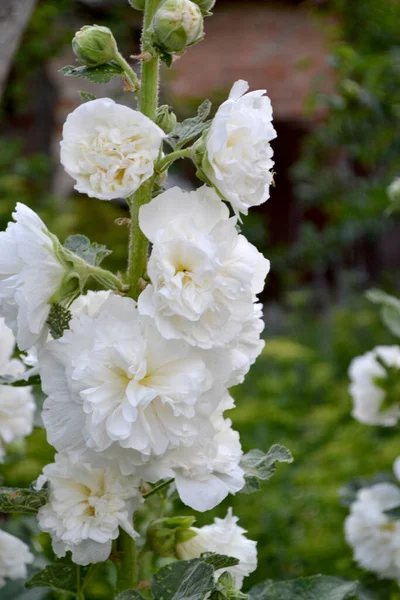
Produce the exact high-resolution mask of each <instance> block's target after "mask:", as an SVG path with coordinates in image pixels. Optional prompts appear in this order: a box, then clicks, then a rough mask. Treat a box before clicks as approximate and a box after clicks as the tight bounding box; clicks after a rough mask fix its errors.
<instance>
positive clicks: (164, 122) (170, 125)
mask: <svg viewBox="0 0 400 600" xmlns="http://www.w3.org/2000/svg"><path fill="white" fill-rule="evenodd" d="M156 124H157V125H158V126H159V127H161V129H162V130H163V131H164V133H171V131H174V129H175V127H176V115H175V113H174V111H173V109H172V108H171V107H170V106H168V105H167V104H163V105H162V106H160V107H159V108H158V109H157V113H156Z"/></svg>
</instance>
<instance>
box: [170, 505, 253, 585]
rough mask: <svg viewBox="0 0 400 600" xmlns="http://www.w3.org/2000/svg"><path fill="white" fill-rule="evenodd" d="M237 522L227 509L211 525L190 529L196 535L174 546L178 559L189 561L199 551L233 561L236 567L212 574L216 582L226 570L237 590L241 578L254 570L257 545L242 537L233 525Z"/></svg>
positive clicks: (198, 553) (196, 555) (238, 529)
mask: <svg viewBox="0 0 400 600" xmlns="http://www.w3.org/2000/svg"><path fill="white" fill-rule="evenodd" d="M238 521H239V519H238V518H237V517H235V516H233V514H232V509H231V508H229V509H228V512H227V515H226V517H225V519H219V518H218V517H217V518H215V519H214V523H213V524H212V525H205V526H204V527H200V528H198V527H191V531H193V532H195V533H196V536H195V537H192V538H190V539H189V540H188V541H186V542H183V543H182V544H178V545H177V548H176V550H177V554H178V557H179V558H180V559H181V560H190V559H192V558H200V556H201V555H202V554H203V552H215V553H216V554H222V555H225V556H232V557H233V558H237V559H238V560H239V564H238V565H236V566H234V567H229V568H228V569H220V570H218V571H216V572H215V577H216V579H218V577H219V576H220V575H221V574H222V573H223V572H224V571H229V573H231V574H232V575H233V576H234V578H235V582H236V587H237V589H239V590H240V589H241V587H242V585H243V579H244V578H245V577H247V576H248V575H250V573H252V572H253V571H255V570H256V568H257V542H253V541H252V540H249V539H248V538H247V537H246V536H245V535H244V534H245V533H247V532H246V530H245V529H243V528H242V527H240V526H239V525H238V524H237V523H238Z"/></svg>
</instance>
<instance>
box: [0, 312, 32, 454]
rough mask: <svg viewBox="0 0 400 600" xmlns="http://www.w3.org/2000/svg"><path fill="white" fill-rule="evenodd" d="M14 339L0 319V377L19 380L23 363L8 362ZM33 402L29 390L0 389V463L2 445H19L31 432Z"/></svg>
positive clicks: (24, 388)
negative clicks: (15, 443) (16, 443)
mask: <svg viewBox="0 0 400 600" xmlns="http://www.w3.org/2000/svg"><path fill="white" fill-rule="evenodd" d="M14 350H15V338H14V335H13V333H12V331H11V329H9V328H8V327H7V326H6V324H5V322H4V319H1V318H0V377H4V376H11V377H18V376H23V374H24V372H25V370H26V368H25V365H24V364H23V362H22V361H21V360H19V359H17V358H12V356H13V354H14ZM34 413H35V401H34V398H33V395H32V390H31V388H30V387H29V386H28V387H19V388H18V387H12V386H10V385H0V460H2V459H3V458H4V454H5V450H4V448H3V444H10V443H12V442H16V441H19V440H21V439H23V438H24V437H26V436H27V435H29V434H30V433H31V432H32V429H33V418H34Z"/></svg>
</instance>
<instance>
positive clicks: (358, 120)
mask: <svg viewBox="0 0 400 600" xmlns="http://www.w3.org/2000/svg"><path fill="white" fill-rule="evenodd" d="M91 23H99V24H107V25H108V26H110V27H111V28H112V29H113V31H114V33H115V35H116V36H117V38H118V41H119V45H120V47H121V49H122V50H123V51H124V52H125V53H126V55H130V54H131V55H132V54H135V53H137V51H138V40H139V35H140V14H139V13H136V12H135V11H133V10H132V9H130V8H129V6H126V3H125V2H123V1H121V2H119V1H117V0H115V1H111V0H104V1H101V0H98V1H96V0H92V1H90V0H86V1H83V0H82V1H81V2H79V1H74V0H58V1H57V2H56V1H55V0H39V1H38V2H37V3H36V7H35V9H34V11H33V13H32V15H31V17H30V19H29V22H28V25H27V28H26V30H25V32H24V34H23V36H22V38H21V41H20V44H19V49H18V52H17V53H16V55H15V56H14V58H13V59H12V61H11V62H10V65H9V70H8V76H7V80H6V85H5V87H4V93H3V97H2V100H1V105H0V130H1V133H2V137H1V141H0V226H1V229H4V228H5V227H6V223H7V221H8V220H9V218H10V213H11V212H12V210H13V207H14V206H15V203H16V202H17V201H21V202H24V203H26V204H28V205H30V206H31V207H33V208H34V209H35V210H36V211H38V212H39V214H40V215H41V216H42V217H43V219H44V220H45V221H46V224H47V225H48V226H49V228H50V229H52V230H53V231H54V233H56V234H57V235H59V237H60V238H61V239H64V238H65V237H67V236H68V235H69V234H71V233H76V232H79V233H84V234H86V235H88V236H89V237H90V238H91V239H92V240H93V241H97V242H100V243H104V244H106V245H107V246H108V247H109V248H111V249H112V250H113V254H112V255H111V257H109V258H108V259H107V261H106V263H107V264H106V266H108V267H109V268H113V269H121V270H122V269H124V267H125V255H126V244H127V231H126V228H125V227H124V226H123V225H122V226H121V225H117V224H116V223H115V220H116V219H118V218H120V217H124V216H125V214H126V212H125V208H124V205H123V203H122V202H121V203H115V204H114V203H108V202H100V201H97V200H93V199H89V198H86V197H83V196H79V195H76V194H74V193H73V190H72V183H71V182H70V181H69V179H68V178H67V177H66V176H65V175H64V174H63V173H62V171H61V170H60V167H59V165H58V150H57V143H58V140H59V138H60V135H61V129H60V128H61V125H62V121H63V119H64V118H65V116H66V114H67V113H68V112H69V111H71V110H73V108H74V107H75V106H76V105H77V104H78V103H79V98H78V95H77V93H76V92H77V90H78V89H85V90H86V89H88V90H90V91H93V89H94V88H93V86H89V88H88V86H87V85H85V84H84V83H82V85H80V87H78V88H77V87H76V83H75V81H73V80H71V79H67V78H65V79H64V80H63V79H62V77H61V76H60V75H59V74H57V69H59V68H60V67H61V66H63V65H64V64H68V62H71V61H72V60H73V56H71V52H70V49H69V42H70V39H71V37H72V35H73V33H74V31H75V30H76V29H78V28H79V27H81V26H82V25H84V24H91ZM206 32H207V36H206V39H205V41H204V42H203V43H202V44H201V45H199V46H198V47H196V48H194V49H193V50H190V51H188V53H187V55H186V56H184V57H182V58H181V59H180V60H179V61H178V62H177V63H176V65H175V66H174V67H173V69H172V70H171V72H168V73H167V72H166V71H165V72H164V75H165V83H164V85H163V87H162V89H161V97H162V100H163V101H167V102H170V103H171V104H173V105H174V106H175V108H176V110H177V112H178V115H179V116H180V117H183V116H187V115H189V114H191V113H192V112H193V111H194V109H195V107H196V104H197V103H198V102H199V101H200V100H201V99H202V96H206V95H207V96H208V97H210V98H211V99H212V100H214V101H215V103H217V104H218V102H220V101H221V100H222V99H224V98H225V97H226V95H227V93H228V91H229V83H228V82H233V81H234V80H235V79H239V78H245V79H249V82H250V84H251V85H252V87H267V88H268V93H269V94H270V95H271V98H272V101H273V104H274V110H275V123H276V128H277V131H278V139H277V140H276V142H275V143H274V149H275V157H276V167H275V168H276V172H277V175H276V188H275V189H274V190H273V191H272V194H271V199H270V200H269V201H268V202H267V203H266V204H265V205H263V206H262V207H260V208H259V209H256V210H254V211H253V212H252V213H251V215H250V216H249V217H248V218H246V219H244V224H243V230H244V233H245V234H246V235H247V236H248V237H249V239H250V240H251V241H253V242H254V243H255V244H256V245H257V246H258V247H259V248H260V249H261V250H262V251H263V252H264V254H265V255H266V256H267V257H268V258H270V259H271V263H272V270H271V274H270V275H269V277H268V280H267V286H266V290H265V292H264V295H263V298H262V300H263V302H264V306H265V321H266V328H265V334H264V335H265V338H266V340H267V344H266V347H265V350H264V352H263V354H262V356H261V357H260V358H259V360H258V362H257V364H256V365H255V366H254V367H253V369H252V371H251V373H250V374H249V375H248V377H247V379H246V382H245V383H244V384H243V385H242V386H240V387H238V388H236V389H234V390H233V395H234V397H235V399H236V402H237V408H236V410H235V411H233V412H232V419H233V422H234V426H235V427H237V428H238V429H239V430H240V432H241V437H242V443H243V447H244V449H245V451H247V450H250V449H251V448H254V447H258V448H261V449H263V450H267V449H268V448H269V446H270V445H271V444H273V443H281V444H284V445H286V446H287V447H289V448H290V449H291V450H292V453H293V455H294V458H295V462H294V463H293V465H284V466H281V467H280V468H279V469H278V473H277V475H275V476H274V478H273V479H272V480H271V481H270V482H268V483H267V484H266V485H265V486H264V488H263V491H262V493H259V494H257V495H253V496H241V495H238V496H237V497H235V498H229V501H228V502H225V503H224V505H222V506H221V507H219V508H218V510H216V511H213V512H210V513H206V514H205V515H199V519H198V522H199V524H203V523H209V522H210V521H211V520H212V518H213V517H214V515H215V514H218V515H223V514H224V511H225V510H226V507H227V506H229V505H233V506H234V512H235V513H236V514H237V515H238V516H240V519H241V521H240V523H241V525H242V526H243V527H245V528H246V529H248V530H249V536H250V537H251V538H253V539H256V540H257V541H258V551H259V568H258V571H257V572H256V573H255V574H254V575H253V576H251V578H249V580H248V582H247V584H246V585H247V586H249V585H251V584H254V583H256V582H258V581H262V580H265V579H267V578H274V579H281V578H287V577H298V576H303V575H310V574H314V573H325V574H332V575H340V576H343V577H349V578H359V579H361V580H363V581H364V582H365V583H366V585H367V586H368V588H369V589H370V590H373V591H374V593H375V594H376V595H375V596H374V597H376V598H377V599H379V600H388V599H389V598H395V597H397V596H395V595H393V596H391V594H394V593H395V592H394V591H393V590H394V587H393V585H392V584H390V583H389V582H377V581H376V580H375V579H374V577H372V576H371V575H369V574H367V573H364V572H362V571H361V570H359V569H358V568H357V567H356V566H355V564H354V563H353V561H352V552H351V550H350V548H348V547H347V545H346V543H345V541H344V536H343V521H344V518H345V516H346V514H347V509H346V508H344V507H342V506H341V505H340V499H339V494H338V490H339V489H340V488H341V487H342V486H343V485H345V484H346V483H347V481H348V480H349V479H351V478H353V477H358V476H366V477H368V476H372V475H373V474H374V473H375V472H377V471H390V470H391V465H392V462H393V460H394V458H395V457H396V456H397V455H398V453H399V447H398V442H397V431H396V430H395V429H389V430H385V429H382V428H375V427H366V426H363V425H360V424H359V423H357V422H355V421H354V420H353V419H352V418H351V416H350V410H351V401H350V397H349V395H348V392H347V386H348V379H347V368H348V365H349V363H350V361H351V359H352V358H353V357H354V356H356V355H358V354H362V353H364V352H366V351H367V350H369V349H371V348H372V347H373V346H374V345H376V344H385V343H389V344H394V343H396V340H395V338H393V337H392V336H391V335H390V334H389V333H387V332H386V331H385V329H384V327H383V325H382V324H381V321H380V318H379V315H378V311H377V310H376V308H375V307H373V306H371V305H370V304H369V303H368V301H367V300H366V299H365V297H364V291H365V290H367V289H368V288H370V287H372V286H374V287H383V288H384V289H385V290H386V291H387V292H389V293H394V294H396V293H398V292H399V287H400V280H399V272H400V270H399V266H400V226H399V221H398V218H397V215H396V206H394V205H393V203H392V204H391V201H390V199H389V196H388V193H387V187H388V185H389V184H390V183H391V182H392V181H393V179H394V178H395V177H397V176H399V175H400V4H399V2H397V1H396V0H385V2H382V1H381V0H357V1H355V2H348V1H346V0H332V1H328V0H327V1H323V0H319V1H317V0H316V1H315V2H311V1H308V2H307V1H304V2H301V1H296V2H295V1H289V0H288V1H281V2H273V1H271V2H270V1H268V0H260V1H259V2H257V1H256V0H246V1H244V0H241V1H240V0H237V1H235V0H217V5H216V8H215V16H214V17H213V18H212V19H209V20H208V21H207V23H206ZM191 53H193V54H191ZM96 92H97V94H98V95H106V94H109V93H113V94H114V96H115V97H118V98H119V99H120V101H123V102H129V101H130V98H129V97H127V95H126V93H125V94H123V93H122V92H120V91H118V90H115V89H114V88H109V87H107V88H106V91H104V90H102V89H101V87H99V88H97V90H96ZM114 92H115V93H114ZM171 175H172V179H173V182H174V183H177V184H178V185H182V186H184V187H187V188H190V187H192V186H193V185H195V180H194V174H193V170H192V169H191V167H190V165H189V164H186V163H183V162H181V163H180V164H179V166H178V168H175V170H174V171H173V173H171ZM25 451H26V455H23V454H21V452H23V450H22V449H21V448H15V449H14V454H12V456H11V457H10V459H9V462H8V463H7V464H5V465H4V466H3V467H2V468H1V470H0V471H1V475H2V476H3V480H4V482H5V484H6V485H21V486H25V485H28V484H29V483H30V482H31V481H32V480H33V479H35V478H36V477H37V476H38V474H39V473H40V470H41V468H42V466H43V465H44V464H46V463H47V462H49V461H50V460H51V458H52V450H51V448H50V447H48V446H47V445H46V442H45V435H44V432H43V430H42V429H40V428H37V429H35V431H34V433H33V435H32V436H31V437H30V438H29V439H28V440H27V441H26V447H25ZM22 456H24V458H23V459H22ZM182 510H184V509H183V508H182ZM4 526H5V527H7V528H8V529H10V531H17V532H18V533H19V534H20V535H29V532H30V531H31V529H32V528H35V526H34V523H32V522H30V521H27V522H24V523H22V524H21V523H20V522H16V521H15V522H14V521H13V520H11V521H10V520H6V519H4ZM38 539H39V538H38ZM38 543H39V542H38ZM7 589H8V591H6V592H4V593H7V594H8V596H4V597H5V598H7V599H8V598H15V599H16V598H18V600H19V599H20V598H21V600H22V598H23V599H24V600H25V598H26V600H35V598H36V596H35V595H34V594H35V593H36V592H34V591H30V592H26V593H27V594H28V595H27V596H20V594H21V591H20V588H19V587H18V585H17V586H15V585H14V584H13V585H12V586H9V588H7ZM2 593H3V591H2ZM108 594H109V588H107V586H106V585H105V584H101V585H99V586H98V589H96V586H94V587H93V589H92V596H91V600H95V599H97V600H101V599H104V600H105V599H106V598H108ZM1 597H2V598H3V596H1ZM38 597H39V596H38ZM49 597H51V596H49Z"/></svg>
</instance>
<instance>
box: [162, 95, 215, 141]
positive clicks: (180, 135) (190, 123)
mask: <svg viewBox="0 0 400 600" xmlns="http://www.w3.org/2000/svg"><path fill="white" fill-rule="evenodd" d="M211 106H212V104H211V102H210V101H209V100H204V102H203V103H202V104H201V105H200V106H199V108H198V109H197V115H196V116H195V117H191V118H190V119H186V120H185V121H183V123H178V125H177V126H176V127H175V129H174V131H173V132H172V133H171V134H170V135H169V136H168V137H167V139H166V140H165V141H166V142H167V143H168V144H169V145H170V146H171V147H172V148H173V149H174V150H178V149H179V148H182V147H183V146H185V144H187V143H188V142H191V141H192V140H194V139H195V138H197V137H199V136H200V135H201V134H202V133H203V131H204V130H205V129H207V127H209V126H210V124H211V121H207V120H206V119H207V117H208V115H209V114H210V111H211Z"/></svg>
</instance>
